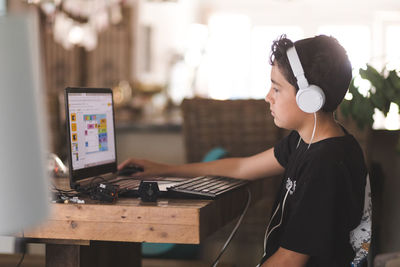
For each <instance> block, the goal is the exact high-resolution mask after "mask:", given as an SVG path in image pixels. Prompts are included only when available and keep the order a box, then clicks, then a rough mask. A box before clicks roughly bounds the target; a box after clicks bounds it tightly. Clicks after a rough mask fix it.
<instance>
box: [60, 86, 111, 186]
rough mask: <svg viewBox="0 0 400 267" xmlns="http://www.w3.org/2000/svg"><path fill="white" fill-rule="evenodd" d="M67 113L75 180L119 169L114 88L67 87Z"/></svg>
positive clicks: (71, 168)
mask: <svg viewBox="0 0 400 267" xmlns="http://www.w3.org/2000/svg"><path fill="white" fill-rule="evenodd" d="M66 115H67V121H68V122H67V124H68V125H67V126H68V138H69V144H70V146H69V152H70V153H69V154H70V155H69V156H70V173H71V174H70V176H71V175H72V176H71V178H72V179H73V181H77V180H79V179H83V178H86V177H90V176H94V175H100V174H103V173H108V172H115V171H116V161H117V160H116V148H115V133H114V129H115V127H114V116H113V115H114V112H113V98H112V91H111V89H94V88H67V89H66Z"/></svg>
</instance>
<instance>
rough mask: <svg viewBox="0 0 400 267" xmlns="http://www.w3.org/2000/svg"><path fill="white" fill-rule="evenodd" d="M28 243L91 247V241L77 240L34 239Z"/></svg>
mask: <svg viewBox="0 0 400 267" xmlns="http://www.w3.org/2000/svg"><path fill="white" fill-rule="evenodd" d="M26 242H27V243H45V244H55V245H79V246H90V241H89V240H77V239H50V238H34V239H27V240H26Z"/></svg>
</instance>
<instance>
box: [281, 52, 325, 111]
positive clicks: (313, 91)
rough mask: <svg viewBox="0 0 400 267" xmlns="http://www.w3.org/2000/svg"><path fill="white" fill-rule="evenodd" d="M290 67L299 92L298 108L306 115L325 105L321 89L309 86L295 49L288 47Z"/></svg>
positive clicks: (297, 96) (297, 97) (297, 95)
mask: <svg viewBox="0 0 400 267" xmlns="http://www.w3.org/2000/svg"><path fill="white" fill-rule="evenodd" d="M286 54H287V57H288V59H289V63H290V67H291V68H292V71H293V74H294V76H295V77H296V79H297V84H298V86H299V91H298V92H297V94H296V102H297V105H298V106H299V108H300V109H301V110H302V111H304V112H307V113H314V112H317V111H318V110H320V109H321V108H322V107H323V106H324V104H325V94H324V91H322V89H321V88H320V87H319V86H317V85H314V84H309V83H308V81H307V79H306V77H305V76H304V70H303V67H302V66H301V63H300V58H299V56H298V55H297V52H296V48H295V47H294V46H292V47H290V48H289V49H288V50H287V52H286Z"/></svg>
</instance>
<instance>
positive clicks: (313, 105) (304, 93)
mask: <svg viewBox="0 0 400 267" xmlns="http://www.w3.org/2000/svg"><path fill="white" fill-rule="evenodd" d="M296 102H297V105H298V106H299V108H300V109H301V110H302V111H304V112H306V113H314V112H317V111H318V110H320V109H321V108H322V107H323V106H324V104H325V94H324V91H322V89H321V88H320V87H318V86H316V85H313V84H311V85H309V86H308V87H306V88H304V89H300V90H299V91H298V92H297V94H296Z"/></svg>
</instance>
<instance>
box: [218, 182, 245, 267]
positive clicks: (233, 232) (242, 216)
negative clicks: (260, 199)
mask: <svg viewBox="0 0 400 267" xmlns="http://www.w3.org/2000/svg"><path fill="white" fill-rule="evenodd" d="M250 202H251V192H250V189H249V188H248V187H247V203H246V206H245V207H244V210H243V212H242V214H241V215H240V217H239V220H238V222H237V223H236V225H235V227H234V228H233V230H232V232H231V234H230V235H229V237H228V239H227V240H226V241H225V244H224V246H223V247H222V249H221V251H220V252H219V254H218V256H217V258H216V259H215V261H214V262H213V264H212V265H211V266H212V267H215V266H217V265H218V263H219V259H220V258H221V256H222V254H223V253H224V252H225V249H226V248H227V247H228V245H229V243H230V242H231V240H232V238H233V236H234V235H235V234H236V232H237V229H238V228H239V225H240V224H241V223H242V220H243V218H244V215H246V212H247V210H248V209H249V206H250Z"/></svg>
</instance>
